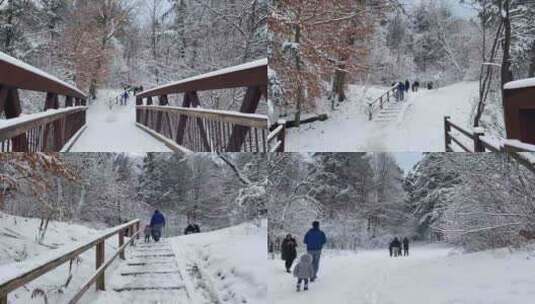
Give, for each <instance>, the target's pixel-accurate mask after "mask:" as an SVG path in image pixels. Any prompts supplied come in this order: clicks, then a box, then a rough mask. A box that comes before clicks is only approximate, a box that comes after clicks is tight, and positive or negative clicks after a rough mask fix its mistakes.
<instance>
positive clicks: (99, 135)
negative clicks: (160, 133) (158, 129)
mask: <svg viewBox="0 0 535 304" xmlns="http://www.w3.org/2000/svg"><path fill="white" fill-rule="evenodd" d="M120 93H121V91H119V90H101V91H100V92H99V95H98V98H97V100H95V101H94V103H93V104H92V105H91V106H90V107H89V109H88V111H87V130H85V132H84V133H83V134H82V135H81V136H80V138H79V139H78V141H77V142H76V143H75V144H74V146H73V147H72V149H71V152H134V153H136V152H137V153H142V152H171V150H169V149H168V148H167V147H166V146H165V145H164V144H163V143H161V142H159V141H158V140H156V139H155V138H154V137H152V136H150V135H149V134H147V133H145V132H143V131H142V130H141V129H139V128H137V127H136V107H135V98H134V97H132V96H130V99H129V102H128V105H127V106H120V105H118V104H116V103H115V97H116V96H118V95H119V94H120ZM110 104H111V106H112V107H111V109H110Z"/></svg>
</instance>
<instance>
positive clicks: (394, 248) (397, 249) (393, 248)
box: [390, 237, 401, 257]
mask: <svg viewBox="0 0 535 304" xmlns="http://www.w3.org/2000/svg"><path fill="white" fill-rule="evenodd" d="M390 252H391V254H390V256H392V255H393V256H394V257H397V256H400V255H401V242H400V241H399V239H398V238H397V237H395V238H394V240H393V241H392V242H391V243H390Z"/></svg>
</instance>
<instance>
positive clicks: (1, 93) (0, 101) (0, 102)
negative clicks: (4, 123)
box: [0, 85, 8, 114]
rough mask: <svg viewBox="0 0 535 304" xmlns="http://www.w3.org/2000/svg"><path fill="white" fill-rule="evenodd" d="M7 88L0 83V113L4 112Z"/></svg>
mask: <svg viewBox="0 0 535 304" xmlns="http://www.w3.org/2000/svg"><path fill="white" fill-rule="evenodd" d="M7 93H8V88H7V87H6V86H1V85H0V114H2V113H3V112H4V105H5V104H6V99H7Z"/></svg>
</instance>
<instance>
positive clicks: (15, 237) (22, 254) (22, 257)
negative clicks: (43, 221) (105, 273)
mask: <svg viewBox="0 0 535 304" xmlns="http://www.w3.org/2000/svg"><path fill="white" fill-rule="evenodd" d="M39 224H40V220H39V219H35V218H23V217H17V216H11V215H6V214H4V213H1V212H0V280H2V278H6V277H9V276H10V274H13V273H15V272H17V270H18V269H20V268H21V267H28V266H31V265H32V264H35V263H38V262H39V261H40V260H43V259H47V258H48V257H51V256H54V255H58V254H59V253H61V252H63V251H64V250H65V248H69V247H72V246H75V245H77V244H79V243H81V242H84V241H88V240H91V239H93V238H95V237H97V236H99V235H100V234H102V231H99V230H95V229H92V228H88V227H85V226H82V225H77V224H69V223H62V222H50V223H49V225H48V229H47V232H46V235H45V238H44V240H43V241H42V242H37V241H36V236H37V234H38V233H37V232H38V228H39ZM116 249H117V240H116V238H111V239H110V240H108V241H107V242H106V255H107V256H108V257H109V256H110V255H111V254H113V253H114V252H115V251H116ZM94 270H95V253H94V250H89V251H87V252H86V253H84V254H82V255H81V256H80V257H79V259H78V260H76V261H75V262H74V263H73V268H72V274H73V277H72V280H71V281H70V283H69V285H68V287H65V286H64V285H65V283H66V282H67V279H68V277H69V262H67V263H65V264H63V265H61V266H59V267H58V268H56V269H55V270H53V271H51V272H49V273H47V274H45V275H43V276H42V277H40V278H38V279H36V280H34V281H32V282H31V283H29V284H27V285H25V286H24V287H21V288H18V289H16V290H15V291H13V292H12V293H10V294H9V297H8V303H28V304H30V303H43V299H42V298H41V297H35V298H33V299H32V297H31V295H32V292H33V291H34V290H35V289H41V290H43V291H45V292H46V294H47V297H48V303H62V302H65V301H66V300H68V299H69V298H70V297H72V296H73V295H74V293H75V292H76V291H77V289H78V288H79V287H80V285H82V284H83V282H84V281H85V280H87V279H88V278H89V276H90V275H91V274H92V273H93V272H94Z"/></svg>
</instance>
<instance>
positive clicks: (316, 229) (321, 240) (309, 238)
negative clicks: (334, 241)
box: [304, 221, 327, 282]
mask: <svg viewBox="0 0 535 304" xmlns="http://www.w3.org/2000/svg"><path fill="white" fill-rule="evenodd" d="M326 242H327V238H326V237H325V233H323V231H321V230H320V222H318V221H314V222H313V223H312V229H310V230H309V231H308V232H307V233H306V234H305V240H304V243H305V244H306V245H307V252H308V254H310V255H311V256H312V265H313V266H314V276H312V277H311V278H310V282H314V280H316V277H317V276H318V270H319V268H320V257H321V250H322V249H323V245H325V243H326Z"/></svg>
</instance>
